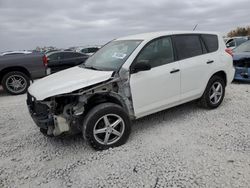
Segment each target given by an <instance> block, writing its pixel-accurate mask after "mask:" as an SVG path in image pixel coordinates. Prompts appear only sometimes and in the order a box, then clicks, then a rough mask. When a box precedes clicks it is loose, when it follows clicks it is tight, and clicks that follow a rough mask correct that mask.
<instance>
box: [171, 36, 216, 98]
mask: <svg viewBox="0 0 250 188" xmlns="http://www.w3.org/2000/svg"><path fill="white" fill-rule="evenodd" d="M173 42H174V46H175V49H176V54H177V58H178V62H179V64H180V72H181V100H182V102H184V101H189V100H192V99H196V98H198V97H200V96H201V95H202V93H203V92H204V88H205V87H206V85H207V81H208V79H209V76H210V75H211V72H212V69H213V66H212V65H213V64H214V63H215V61H217V60H216V59H215V58H214V57H213V56H211V54H209V53H208V51H207V47H206V45H205V44H204V42H203V40H202V38H201V35H199V34H187V35H175V36H173Z"/></svg>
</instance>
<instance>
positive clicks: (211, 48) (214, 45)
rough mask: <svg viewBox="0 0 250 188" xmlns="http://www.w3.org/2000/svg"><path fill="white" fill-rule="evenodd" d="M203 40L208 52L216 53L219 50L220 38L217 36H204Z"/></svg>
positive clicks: (202, 36)
mask: <svg viewBox="0 0 250 188" xmlns="http://www.w3.org/2000/svg"><path fill="white" fill-rule="evenodd" d="M201 38H202V40H203V42H204V43H205V46H206V48H207V50H208V52H209V53H210V52H215V51H217V50H218V37H217V35H209V34H202V35H201Z"/></svg>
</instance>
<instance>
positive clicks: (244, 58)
mask: <svg viewBox="0 0 250 188" xmlns="http://www.w3.org/2000/svg"><path fill="white" fill-rule="evenodd" d="M233 60H234V67H235V76H234V80H238V81H250V41H247V42H245V43H243V44H241V45H240V46H239V47H237V48H235V49H234V50H233Z"/></svg>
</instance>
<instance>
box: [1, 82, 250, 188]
mask: <svg viewBox="0 0 250 188" xmlns="http://www.w3.org/2000/svg"><path fill="white" fill-rule="evenodd" d="M25 99H26V96H25V95H22V96H8V95H7V94H5V93H4V92H3V91H2V90H0V106H1V109H0V110H1V111H0V143H1V144H0V187H249V185H250V157H249V156H250V113H249V112H250V85H248V84H232V85H230V86H228V87H227V93H226V97H225V100H224V102H223V104H222V105H221V106H220V107H219V108H218V109H216V110H204V109H200V108H198V107H197V106H196V104H195V103H194V102H192V103H188V104H184V105H181V106H179V107H175V108H172V109H169V110H166V111H163V112H160V113H157V114H154V115H151V116H148V117H145V118H142V119H140V120H138V121H136V122H134V124H133V127H132V133H131V136H130V138H129V140H128V142H127V143H126V144H125V145H124V146H121V147H118V148H114V149H109V150H106V151H102V152H96V151H94V150H93V149H92V148H91V147H90V146H88V145H87V144H86V143H85V142H84V140H83V139H82V138H81V136H80V135H79V136H74V137H69V138H64V139H62V138H61V139H59V138H46V137H44V136H43V135H42V134H41V133H40V132H39V130H38V128H37V127H36V126H35V124H34V123H33V121H32V120H31V118H30V116H29V114H28V111H27V108H26V105H25Z"/></svg>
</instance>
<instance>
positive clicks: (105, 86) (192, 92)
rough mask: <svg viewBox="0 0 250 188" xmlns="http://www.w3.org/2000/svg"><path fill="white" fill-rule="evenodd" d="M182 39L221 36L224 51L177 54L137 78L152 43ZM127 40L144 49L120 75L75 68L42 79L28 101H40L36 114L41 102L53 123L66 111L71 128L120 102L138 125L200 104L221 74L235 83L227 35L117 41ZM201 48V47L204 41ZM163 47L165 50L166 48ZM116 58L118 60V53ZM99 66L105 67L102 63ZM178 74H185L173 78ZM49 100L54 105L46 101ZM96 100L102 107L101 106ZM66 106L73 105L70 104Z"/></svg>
mask: <svg viewBox="0 0 250 188" xmlns="http://www.w3.org/2000/svg"><path fill="white" fill-rule="evenodd" d="M180 34H185V35H186V34H198V35H200V34H215V35H217V36H218V39H219V49H218V50H217V51H215V52H213V53H206V54H205V52H206V51H203V50H204V49H203V48H204V47H201V48H202V52H204V54H202V55H198V56H197V55H194V57H191V58H190V59H188V58H186V59H183V60H178V58H177V57H175V56H176V54H175V55H174V58H173V60H174V61H173V60H171V61H169V62H165V63H163V64H157V65H156V66H152V68H151V69H150V70H148V69H147V70H146V69H144V71H139V72H136V71H134V72H133V69H132V67H131V66H132V65H133V62H134V61H135V59H136V58H137V56H138V55H139V53H140V52H141V50H143V48H144V47H145V46H146V45H147V44H148V43H149V42H151V41H152V40H155V39H158V38H164V37H165V36H168V37H169V36H171V37H172V35H180ZM199 38H200V37H199ZM123 40H141V43H140V44H139V45H138V46H137V47H136V48H135V50H134V51H133V52H132V53H131V54H130V56H128V58H127V59H126V60H125V62H124V64H123V65H121V67H120V68H119V69H118V70H117V71H114V72H113V71H98V70H90V69H84V68H80V67H74V68H70V69H68V70H65V71H61V72H59V73H56V74H53V75H51V76H49V77H47V78H44V79H41V80H39V81H37V82H36V83H34V84H33V85H31V87H30V88H29V93H28V96H29V97H28V98H30V99H33V98H35V99H36V100H29V102H27V104H28V106H29V107H30V109H32V106H35V105H34V103H35V102H37V100H38V102H37V104H39V103H40V104H42V105H47V106H48V108H49V109H50V110H51V111H50V110H47V111H46V113H49V114H48V116H46V117H45V119H47V120H48V118H49V117H51V116H53V115H55V114H54V111H53V110H54V109H55V108H54V107H56V105H61V106H60V107H61V108H60V110H59V112H58V111H57V114H56V115H60V116H62V117H63V118H65V119H66V120H67V121H68V124H69V125H71V124H72V123H74V122H77V121H75V120H77V118H82V114H84V112H86V111H85V109H88V110H89V109H91V108H92V107H93V106H94V105H96V104H98V102H114V103H116V104H120V105H121V106H122V107H123V108H124V110H125V111H126V112H127V113H128V114H129V117H130V118H131V119H138V118H140V117H143V116H146V115H149V114H152V113H155V112H158V111H161V110H164V109H167V108H170V107H173V106H176V105H179V104H182V103H185V102H188V101H191V100H194V99H198V98H200V97H201V96H202V94H203V93H204V91H205V89H206V86H207V83H208V82H209V79H210V78H211V77H212V76H213V75H214V74H215V73H218V72H221V71H222V72H223V73H225V75H226V76H227V83H230V82H231V81H232V79H233V76H234V68H233V63H232V62H233V60H232V56H231V55H229V53H227V52H226V46H225V43H224V41H223V39H222V37H221V35H219V34H217V33H214V32H197V31H195V32H190V31H188V32H186V31H177V32H176V31H170V32H155V33H144V34H139V35H133V36H128V37H122V38H119V39H116V40H115V41H123ZM171 40H172V38H171ZM199 42H201V38H200V40H199ZM201 43H202V42H201ZM162 46H164V45H163V43H162ZM159 49H160V48H159ZM102 50H104V48H102ZM102 50H100V51H99V53H101V52H102ZM152 51H153V50H152ZM115 52H116V51H114V52H113V53H115ZM163 52H165V51H163ZM97 53H98V52H97ZM110 54H111V55H112V53H110ZM95 55H96V54H94V55H93V57H92V58H94V57H95ZM196 56H197V57H196ZM155 57H158V56H155ZM99 60H100V62H103V61H101V60H102V59H101V58H100V59H99ZM211 60H212V61H213V63H212V64H210V63H209V64H208V63H207V62H208V61H211ZM92 68H95V67H94V66H93V67H92ZM175 69H176V70H178V69H179V70H178V71H174V72H173V70H175ZM170 73H173V74H170ZM99 83H100V84H99ZM86 87H87V88H86ZM62 95H63V96H62ZM114 96H116V97H114ZM50 97H51V98H50ZM48 98H50V99H49V100H45V101H44V99H48ZM58 99H60V100H58ZM61 99H62V100H63V102H62V100H61ZM64 99H66V100H64ZM96 99H97V101H95V100H96ZM69 101H70V102H69ZM56 102H57V103H56ZM64 102H65V103H67V104H64ZM63 105H64V106H63ZM88 105H90V106H88ZM85 107H86V108H85ZM61 109H63V110H61ZM68 109H71V110H70V112H73V111H74V112H73V113H74V114H67V111H68ZM65 112H66V114H65ZM79 112H81V113H79ZM35 113H36V112H35ZM31 114H34V113H33V112H32V113H31ZM79 114H80V115H79ZM46 126H47V125H46ZM81 126H82V125H81ZM81 126H80V127H81ZM80 131H81V130H80Z"/></svg>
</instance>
